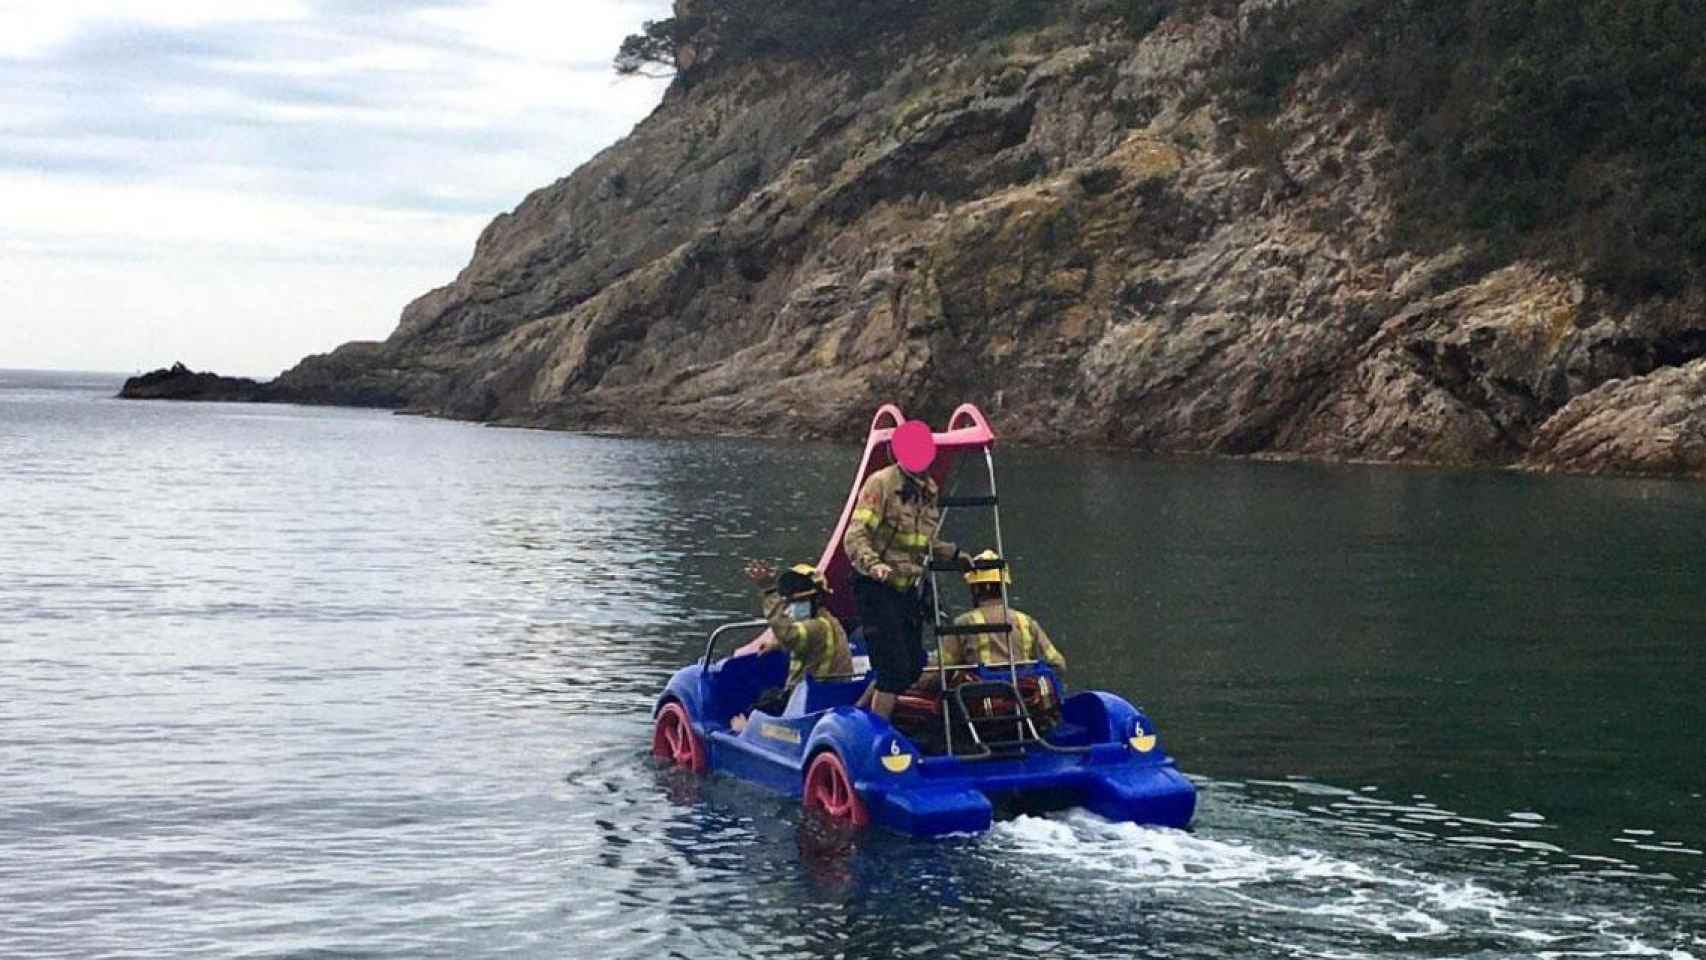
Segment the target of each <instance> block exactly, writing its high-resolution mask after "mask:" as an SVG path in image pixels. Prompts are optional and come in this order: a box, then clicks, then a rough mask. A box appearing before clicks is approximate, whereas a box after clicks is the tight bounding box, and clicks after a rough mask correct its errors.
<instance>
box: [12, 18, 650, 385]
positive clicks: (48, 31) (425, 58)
mask: <svg viewBox="0 0 1706 960" xmlns="http://www.w3.org/2000/svg"><path fill="white" fill-rule="evenodd" d="M668 7H669V3H668V0H577V2H574V3H564V2H562V0H556V2H523V0H462V2H456V0H434V2H426V0H381V2H374V0H361V2H356V0H316V2H295V3H291V2H279V0H268V2H265V3H251V2H241V0H238V2H233V0H219V2H211V0H170V2H153V0H146V2H134V0H132V2H123V3H119V2H111V0H108V2H91V0H57V2H56V3H55V4H54V5H52V6H51V7H45V8H44V6H43V5H42V4H40V3H38V2H25V3H12V2H8V0H0V23H4V24H6V29H5V30H4V31H0V37H3V39H0V208H4V209H6V210H7V229H6V230H5V231H4V232H3V233H0V263H5V264H9V265H10V266H12V267H13V268H14V270H13V272H15V273H19V274H21V275H24V276H30V275H32V274H31V271H30V270H28V269H19V265H20V264H22V263H24V262H25V261H35V262H37V263H38V265H39V263H40V262H44V261H51V262H53V263H54V264H55V265H56V267H57V268H58V269H55V270H53V271H43V270H37V271H35V273H34V274H33V275H34V276H38V277H41V278H42V279H41V280H39V281H38V282H35V283H29V284H25V285H24V286H23V287H22V288H20V287H18V286H15V285H11V284H8V285H6V286H5V287H4V288H3V291H4V292H0V366H19V365H25V366H27V365H30V364H31V363H48V362H49V359H42V358H51V362H52V364H53V365H64V364H63V362H62V361H61V360H60V359H58V358H59V357H60V356H61V355H62V354H63V353H64V350H63V349H60V348H57V347H54V348H53V349H51V350H50V349H47V347H44V344H47V345H48V346H51V343H50V341H51V339H52V335H51V331H52V329H54V328H56V327H57V328H62V329H69V328H70V327H71V326H74V325H77V324H81V325H84V326H86V325H87V323H98V322H99V318H100V317H102V316H103V315H111V314H112V313H113V312H114V309H115V303H114V302H113V301H112V298H111V297H109V296H106V295H105V294H103V292H102V291H103V289H119V288H121V287H122V288H126V289H136V288H137V284H136V283H135V282H134V281H135V276H134V274H126V275H125V276H126V277H127V278H128V279H125V280H124V281H123V282H117V281H115V283H113V284H110V285H103V284H101V283H99V282H92V278H93V277H96V276H98V274H99V269H100V265H101V264H108V265H115V264H119V263H122V262H125V261H129V262H130V263H131V264H132V266H129V267H126V268H125V269H126V270H134V269H139V268H137V267H135V266H134V265H135V264H145V265H152V266H151V267H149V268H148V269H152V270H155V271H159V270H170V271H172V274H173V276H172V277H171V279H172V281H173V282H174V283H175V284H177V286H178V287H180V288H187V287H193V286H196V285H198V284H202V283H204V282H205V280H206V278H207V276H209V275H214V274H229V273H230V272H231V271H232V270H233V269H235V267H236V265H242V269H243V271H250V270H251V269H253V270H257V271H259V270H264V269H266V268H268V267H270V268H272V269H276V270H279V271H284V272H289V273H290V275H292V276H294V277H297V278H298V279H299V280H301V281H302V282H305V283H315V282H316V281H315V280H314V279H313V277H314V276H315V274H314V270H315V269H316V265H325V264H367V265H372V266H374V267H375V268H377V267H378V266H379V265H383V264H387V263H395V264H399V265H405V266H407V268H408V269H407V270H403V271H399V272H398V273H399V279H397V280H395V281H393V282H389V283H388V284H387V286H386V288H385V293H384V295H385V296H388V297H391V298H392V300H393V302H394V306H393V307H392V308H391V309H389V310H385V311H382V312H380V313H379V314H377V315H371V316H369V315H365V314H364V315H363V316H361V317H351V318H349V321H348V331H349V332H348V334H347V335H344V336H340V337H336V338H335V339H334V340H333V341H332V342H326V341H324V340H317V341H315V342H312V343H309V342H307V341H306V339H305V338H303V339H300V340H292V339H291V338H290V337H289V336H287V335H283V334H281V335H279V336H276V337H273V338H271V341H270V342H273V343H274V346H273V347H271V348H269V349H274V350H277V351H280V352H277V353H274V354H268V355H265V356H261V355H259V354H253V355H250V354H244V355H242V361H241V362H242V365H243V367H244V368H245V369H248V370H251V371H252V370H256V369H262V368H267V367H271V368H274V369H277V368H282V367H284V366H286V365H288V364H290V363H292V362H294V361H295V360H296V359H297V358H298V357H299V356H300V355H301V354H303V353H307V352H310V351H319V350H325V349H329V348H331V347H332V346H335V345H336V340H337V339H349V338H354V337H374V336H383V335H384V334H385V333H387V332H389V330H390V328H391V326H392V325H393V324H394V322H395V318H396V312H397V309H400V307H401V306H402V305H403V303H404V302H406V301H407V300H408V299H411V298H412V297H413V296H415V295H417V294H419V293H422V292H424V291H425V289H426V288H425V287H423V286H420V283H421V275H422V271H423V270H424V269H426V268H428V267H429V266H430V267H431V268H432V269H437V270H439V271H440V274H439V275H438V276H437V278H436V280H435V281H434V282H435V283H436V282H446V281H448V280H450V279H451V278H452V277H453V276H454V273H455V270H456V269H457V268H459V267H460V266H461V264H462V263H463V262H465V259H466V257H467V255H468V252H469V251H470V250H471V248H472V245H473V241H474V237H475V236H476V235H477V234H478V231H479V229H480V227H481V226H483V225H484V223H485V221H486V220H488V219H490V217H491V216H492V215H495V214H497V213H499V212H501V211H503V210H506V209H509V208H511V207H513V206H514V204H515V203H517V202H518V201H519V200H520V199H521V198H522V197H523V196H525V195H526V193H527V192H528V191H530V190H532V189H534V188H536V187H539V186H542V185H544V184H546V183H549V182H550V181H552V180H554V179H556V178H558V177H561V176H563V175H564V174H566V173H568V172H569V171H570V170H571V169H572V168H573V167H574V166H575V165H577V164H578V163H580V162H581V161H583V160H585V159H587V158H588V157H590V156H591V155H592V154H593V153H595V152H596V151H598V150H599V149H602V148H603V147H605V146H607V145H608V144H610V143H611V142H613V141H614V140H616V139H617V138H619V137H620V136H622V135H623V134H625V133H626V132H627V131H628V129H629V128H631V126H632V125H633V124H634V123H635V122H637V121H638V120H639V119H640V118H641V117H643V116H644V115H645V114H646V113H647V112H648V111H649V110H650V109H651V108H652V107H653V106H655V104H656V102H657V99H658V97H659V95H660V94H661V92H662V85H661V84H659V83H656V82H651V81H645V80H617V79H616V78H615V77H614V76H613V74H612V72H611V69H610V66H609V63H610V56H611V55H612V54H613V53H614V51H615V49H616V46H617V44H618V43H619V42H620V39H621V37H622V36H623V35H625V34H626V33H628V32H631V31H632V30H633V29H635V28H636V26H637V25H638V24H639V23H640V22H641V21H642V20H645V19H648V18H655V17H659V16H665V15H667V11H668ZM112 269H114V270H118V269H119V268H118V267H117V266H112ZM90 271H94V273H91V272H90ZM403 273H407V274H408V279H407V283H408V284H409V286H407V287H405V286H404V285H403V281H402V279H400V278H401V275H402V274H403ZM256 275H259V274H256ZM280 275H281V276H282V275H283V273H281V274H280ZM115 276H117V274H115ZM326 276H327V277H328V278H329V279H328V282H353V275H352V274H349V273H348V272H347V271H345V272H343V273H337V274H336V275H334V274H333V273H328V274H326ZM55 277H57V278H59V280H54V279H53V278H55ZM73 278H74V279H73ZM371 279H372V278H368V280H369V281H371ZM52 282H64V283H68V284H72V286H70V287H68V288H66V289H62V290H50V289H48V288H47V286H46V285H47V284H49V283H52ZM364 282H368V281H364ZM166 288H169V286H168V287H160V288H155V287H150V288H149V289H166ZM222 289H223V290H224V293H223V294H222V296H230V297H233V298H235V299H234V300H233V301H232V302H230V303H221V302H213V301H207V300H205V298H203V299H200V300H198V301H197V303H198V310H196V311H187V312H185V313H183V314H182V315H181V316H180V319H179V320H178V321H177V322H178V324H180V325H181V326H182V327H183V328H184V329H186V330H191V331H195V330H200V331H203V332H205V331H210V330H213V329H216V328H217V325H218V324H219V323H220V322H222V319H228V318H229V317H230V316H232V315H235V314H240V313H242V312H243V311H244V310H245V309H252V306H253V305H246V304H244V303H243V302H241V300H242V290H241V289H240V288H237V289H230V288H227V287H222ZM351 300H352V302H354V301H360V302H362V303H371V302H372V300H373V292H372V291H368V290H364V291H362V292H361V293H360V295H359V296H357V295H355V294H354V293H352V294H351ZM74 318H75V319H76V320H77V323H76V324H72V323H71V322H70V321H71V320H72V319H74ZM24 324H36V325H39V327H40V329H38V330H35V331H33V332H30V333H28V335H27V336H26V335H25V334H24V333H23V332H20V331H21V330H22V325H24ZM168 326H170V325H168ZM303 327H304V329H305V330H307V329H308V328H309V327H312V328H313V331H312V332H313V335H314V336H315V337H323V336H324V335H325V330H324V329H323V327H322V326H320V325H312V324H304V325H303ZM43 331H47V332H45V333H44V332H43ZM121 339H122V338H121ZM191 339H192V341H193V337H192V338H191ZM110 340H111V338H102V342H108V341H110ZM203 341H204V342H210V338H207V337H203ZM135 349H136V350H137V351H138V356H137V358H136V361H135V362H134V363H130V364H126V365H125V366H126V367H131V366H147V365H152V364H156V363H158V362H163V358H159V357H153V356H144V355H143V354H144V353H145V352H146V351H148V350H152V349H155V347H154V346H153V345H151V344H148V343H138V344H137V345H136V347H135ZM235 349H236V348H235V347H232V348H230V349H229V350H227V351H226V352H227V353H231V355H232V356H234V357H235V356H237V354H236V353H232V351H234V350H235ZM183 359H185V360H186V362H191V359H192V358H190V357H184V358H183ZM220 362H224V361H220ZM73 365H75V366H88V364H73ZM208 365H211V364H208Z"/></svg>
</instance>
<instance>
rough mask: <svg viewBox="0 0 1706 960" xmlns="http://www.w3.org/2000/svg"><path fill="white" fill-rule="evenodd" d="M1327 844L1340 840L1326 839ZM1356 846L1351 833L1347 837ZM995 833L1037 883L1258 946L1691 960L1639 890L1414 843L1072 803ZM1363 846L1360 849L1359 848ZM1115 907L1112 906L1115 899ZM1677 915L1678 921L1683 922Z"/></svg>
mask: <svg viewBox="0 0 1706 960" xmlns="http://www.w3.org/2000/svg"><path fill="white" fill-rule="evenodd" d="M1322 839H1323V841H1324V842H1323V844H1322V846H1329V845H1332V844H1334V843H1337V844H1339V845H1341V846H1342V845H1343V844H1344V843H1345V841H1346V839H1347V838H1344V837H1326V836H1323V838H1322ZM1348 839H1349V840H1350V841H1351V843H1352V845H1353V847H1354V845H1355V843H1356V840H1357V838H1348ZM990 842H991V843H993V844H997V845H999V846H1001V847H1005V848H1008V849H1007V850H1006V851H1004V852H1006V853H1010V854H1018V857H1017V858H1016V859H1018V860H1020V861H1022V862H1024V863H1026V864H1029V865H1030V866H1029V867H1028V869H1031V870H1034V871H1036V872H1037V875H1038V878H1039V882H1041V881H1042V879H1043V878H1052V880H1053V881H1054V882H1060V883H1067V884H1072V885H1074V886H1076V888H1077V890H1078V891H1079V895H1080V896H1084V897H1091V898H1096V899H1102V900H1114V901H1127V902H1126V903H1122V904H1120V906H1123V907H1126V908H1127V909H1129V908H1130V907H1131V904H1130V903H1129V901H1131V900H1136V901H1139V902H1140V905H1141V907H1142V912H1143V913H1144V914H1147V915H1149V916H1154V917H1157V918H1158V920H1159V921H1160V922H1166V920H1167V918H1169V917H1171V918H1175V919H1180V920H1186V919H1189V918H1190V917H1191V916H1195V915H1200V916H1202V917H1203V918H1205V919H1207V918H1209V917H1217V918H1220V919H1221V920H1224V919H1226V918H1229V917H1236V918H1238V921H1239V923H1240V925H1242V926H1244V927H1246V930H1245V933H1246V935H1247V936H1248V937H1249V938H1250V939H1251V940H1252V942H1254V943H1261V944H1264V945H1265V947H1266V948H1267V949H1273V950H1276V951H1281V952H1286V953H1295V952H1297V951H1303V953H1304V954H1305V955H1312V956H1354V955H1359V954H1361V953H1362V952H1366V951H1367V950H1369V949H1373V948H1379V947H1380V945H1381V944H1384V945H1385V949H1388V950H1390V949H1391V948H1392V947H1393V945H1395V944H1404V943H1413V944H1415V945H1417V946H1420V945H1421V944H1423V943H1425V944H1427V946H1428V952H1429V953H1430V954H1431V953H1435V952H1437V951H1438V950H1440V949H1445V950H1449V951H1450V952H1452V953H1453V954H1463V953H1484V954H1488V955H1522V956H1539V957H1545V958H1564V957H1614V956H1623V957H1634V956H1654V957H1667V958H1671V960H1698V957H1699V956H1700V954H1699V953H1698V947H1699V945H1700V944H1699V940H1698V938H1697V937H1694V938H1690V936H1689V935H1688V934H1681V933H1678V932H1677V928H1678V927H1681V928H1682V929H1689V928H1691V927H1693V925H1694V924H1693V921H1694V920H1697V919H1698V918H1697V917H1696V918H1691V919H1690V920H1687V921H1681V918H1677V917H1663V916H1657V915H1655V913H1654V911H1653V910H1652V909H1650V908H1648V907H1646V906H1643V905H1642V903H1643V901H1644V900H1645V898H1641V897H1639V896H1633V897H1625V896H1624V891H1615V890H1609V889H1606V888H1605V886H1604V884H1575V883H1570V882H1568V881H1559V882H1543V883H1536V882H1534V881H1533V880H1532V879H1530V880H1528V881H1525V882H1523V883H1522V884H1521V886H1522V888H1521V889H1516V890H1508V891H1505V890H1500V889H1496V888H1495V884H1496V883H1497V881H1496V880H1493V879H1490V878H1488V877H1486V876H1481V875H1477V874H1476V872H1475V871H1474V870H1473V865H1468V868H1467V869H1466V868H1465V866H1464V865H1462V864H1460V863H1447V864H1443V865H1441V866H1440V868H1439V869H1438V870H1437V871H1435V870H1434V868H1433V867H1432V866H1429V867H1426V868H1418V867H1416V866H1413V864H1414V863H1416V861H1417V859H1418V858H1417V857H1416V856H1415V854H1416V851H1394V850H1391V849H1385V850H1381V849H1374V848H1355V849H1352V850H1350V851H1348V852H1341V851H1334V852H1327V851H1324V850H1320V849H1313V848H1312V846H1311V845H1301V844H1298V843H1296V842H1295V841H1294V840H1291V839H1285V840H1280V841H1274V842H1269V841H1266V840H1264V839H1244V838H1231V839H1222V838H1219V837H1215V836H1209V835H1204V834H1199V833H1187V832H1184V831H1178V830H1162V829H1153V828H1145V827H1139V826H1136V825H1134V824H1129V823H1111V822H1108V821H1105V820H1102V819H1100V818H1098V817H1096V816H1094V815H1092V814H1088V813H1084V812H1082V811H1074V812H1069V813H1065V814H1060V815H1054V816H1049V817H1032V816H1022V817H1019V818H1017V819H1014V820H1010V821H1005V822H1002V823H1000V824H998V825H997V827H996V829H995V831H994V832H993V833H992V834H991V837H990ZM1365 854H1366V855H1365ZM1110 906H1112V905H1110ZM1679 921H1681V922H1679Z"/></svg>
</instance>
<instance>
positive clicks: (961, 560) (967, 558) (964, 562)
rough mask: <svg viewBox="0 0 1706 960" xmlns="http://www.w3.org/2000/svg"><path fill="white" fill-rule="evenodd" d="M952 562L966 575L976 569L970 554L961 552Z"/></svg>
mask: <svg viewBox="0 0 1706 960" xmlns="http://www.w3.org/2000/svg"><path fill="white" fill-rule="evenodd" d="M954 562H956V563H958V564H959V565H960V569H961V570H962V571H964V572H966V573H970V572H972V571H973V570H975V569H977V564H976V563H975V562H973V561H972V557H971V554H969V553H967V552H965V551H964V550H961V551H960V552H959V553H957V554H955V555H954Z"/></svg>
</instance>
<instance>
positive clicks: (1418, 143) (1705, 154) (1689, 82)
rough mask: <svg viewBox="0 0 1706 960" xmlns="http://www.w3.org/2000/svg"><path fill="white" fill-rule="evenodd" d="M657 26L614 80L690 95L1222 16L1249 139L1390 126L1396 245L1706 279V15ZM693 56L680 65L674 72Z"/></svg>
mask: <svg viewBox="0 0 1706 960" xmlns="http://www.w3.org/2000/svg"><path fill="white" fill-rule="evenodd" d="M680 9H682V10H683V11H684V15H683V16H681V17H679V18H676V19H671V20H666V21H659V22H655V23H651V24H647V25H646V30H645V32H644V33H641V34H636V35H635V36H634V37H631V38H629V41H628V42H627V43H625V44H624V46H623V50H622V53H621V55H620V56H619V57H618V68H619V69H623V70H628V71H632V70H637V69H642V68H643V67H644V66H645V65H647V64H661V65H665V66H668V67H670V68H671V69H674V68H676V67H680V68H681V72H682V82H684V83H690V82H692V80H693V78H694V76H695V73H696V72H705V71H710V70H715V69H717V68H718V66H719V65H720V64H730V63H737V62H740V61H742V60H746V59H749V58H752V57H756V56H785V57H810V58H818V59H822V58H838V57H845V58H861V57H862V56H863V55H868V54H871V53H873V52H876V51H888V49H889V48H888V46H887V45H888V44H890V43H891V42H892V40H893V38H895V37H897V36H904V37H905V38H906V39H907V41H908V42H909V43H910V44H918V45H922V44H930V43H934V44H945V43H954V42H970V41H973V40H984V39H988V38H990V37H993V36H999V35H1001V34H1005V33H1012V32H1016V31H1023V30H1030V29H1035V28H1039V27H1043V26H1047V25H1050V24H1071V25H1072V26H1074V27H1077V28H1081V29H1085V30H1091V31H1094V30H1098V29H1099V30H1103V31H1106V32H1109V33H1115V34H1118V33H1124V34H1128V35H1133V36H1142V35H1144V34H1147V33H1148V32H1149V31H1151V30H1153V29H1155V28H1157V27H1160V26H1161V25H1163V24H1164V23H1165V22H1166V21H1167V20H1168V19H1169V18H1176V19H1180V20H1189V21H1195V20H1199V19H1201V18H1204V17H1218V18H1222V19H1225V20H1227V21H1229V22H1235V23H1236V24H1237V25H1238V29H1239V30H1240V32H1241V33H1242V34H1243V40H1242V42H1241V43H1239V44H1237V45H1236V47H1235V48H1234V51H1233V53H1232V54H1231V55H1230V56H1229V57H1228V59H1226V60H1225V61H1224V62H1222V63H1220V64H1219V65H1217V67H1216V69H1215V70H1214V71H1212V72H1211V74H1210V75H1209V77H1208V78H1207V81H1206V85H1205V89H1204V91H1203V95H1204V96H1212V97H1214V98H1217V99H1219V100H1220V101H1221V102H1222V103H1223V105H1224V106H1226V107H1227V108H1228V109H1230V110H1231V111H1232V112H1233V113H1234V114H1236V115H1238V116H1240V117H1242V118H1244V120H1245V121H1246V122H1247V123H1250V124H1261V123H1263V122H1264V120H1265V118H1266V117H1267V116H1268V115H1271V114H1273V113H1276V112H1278V111H1280V110H1283V109H1284V107H1285V105H1286V103H1287V97H1288V94H1289V93H1290V91H1291V90H1292V89H1293V87H1294V84H1295V82H1296V81H1297V79H1298V78H1299V77H1300V76H1301V75H1302V74H1304V73H1305V72H1306V71H1310V70H1313V69H1321V70H1324V71H1326V73H1327V75H1328V78H1329V80H1330V83H1331V89H1333V90H1334V91H1335V92H1336V93H1337V94H1339V95H1340V96H1342V97H1345V98H1347V99H1348V100H1350V101H1352V102H1356V103H1359V104H1362V105H1363V106H1365V107H1366V108H1369V109H1378V110H1382V111H1384V112H1385V115H1386V117H1387V123H1388V127H1389V132H1390V134H1391V137H1392V141H1393V142H1394V143H1395V144H1397V145H1398V147H1399V155H1398V158H1397V159H1398V163H1397V164H1396V165H1395V166H1394V168H1393V169H1392V171H1391V182H1392V185H1393V188H1394V191H1395V193H1396V194H1397V196H1398V197H1399V212H1400V214H1401V221H1400V224H1399V227H1400V236H1399V237H1398V240H1399V241H1400V242H1401V243H1405V244H1407V245H1412V246H1416V247H1419V248H1425V249H1438V248H1441V247H1444V246H1448V245H1450V244H1453V243H1458V242H1462V241H1470V242H1471V243H1472V245H1473V246H1475V247H1476V248H1477V249H1478V250H1479V251H1481V253H1482V255H1483V259H1484V260H1486V261H1487V262H1502V261H1506V260H1509V259H1513V258H1516V257H1519V256H1529V257H1537V258H1540V259H1544V260H1549V261H1552V262H1555V263H1558V264H1560V265H1562V266H1564V267H1567V268H1570V269H1579V270H1581V271H1582V272H1583V274H1584V275H1585V276H1586V277H1587V278H1588V279H1589V280H1590V281H1593V282H1594V283H1596V284H1598V285H1600V286H1602V287H1604V288H1605V289H1608V290H1611V291H1613V292H1616V293H1619V294H1624V295H1629V296H1650V295H1668V294H1676V293H1678V292H1680V291H1682V290H1683V289H1685V288H1686V287H1688V286H1690V285H1692V284H1693V283H1694V282H1695V281H1696V280H1697V279H1698V278H1699V276H1700V275H1701V272H1702V270H1703V268H1706V217H1703V216H1701V213H1702V211H1706V43H1702V38H1703V37H1706V0H1300V2H1294V3H1290V4H1280V5H1277V6H1266V5H1257V4H1239V3H1237V2H1235V0H1079V2H1064V0H1063V2H1049V0H935V2H921V0H864V2H857V0H855V2H848V0H798V2H794V3H786V4H776V3H773V2H761V0H700V2H697V3H683V4H682V5H681V7H680ZM688 50H692V51H693V52H692V53H690V54H688V59H687V60H686V61H678V60H677V55H678V54H679V53H681V52H683V51H688Z"/></svg>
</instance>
